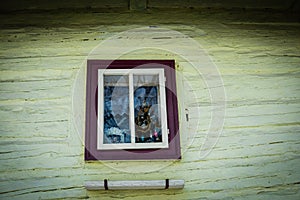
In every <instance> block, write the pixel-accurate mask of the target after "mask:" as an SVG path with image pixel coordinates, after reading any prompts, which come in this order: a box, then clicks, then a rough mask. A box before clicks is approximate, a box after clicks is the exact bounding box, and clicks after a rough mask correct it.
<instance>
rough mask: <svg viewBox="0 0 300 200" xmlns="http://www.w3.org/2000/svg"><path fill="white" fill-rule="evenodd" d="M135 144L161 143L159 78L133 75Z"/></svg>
mask: <svg viewBox="0 0 300 200" xmlns="http://www.w3.org/2000/svg"><path fill="white" fill-rule="evenodd" d="M133 84H134V119H135V142H136V143H152V142H162V130H161V117H160V103H159V76H158V75H134V76H133Z"/></svg>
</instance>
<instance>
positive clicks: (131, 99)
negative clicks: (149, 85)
mask: <svg viewBox="0 0 300 200" xmlns="http://www.w3.org/2000/svg"><path fill="white" fill-rule="evenodd" d="M133 96H134V86H133V74H132V72H130V73H129V112H130V113H129V115H130V117H129V119H130V131H131V144H134V143H135V123H134V97H133Z"/></svg>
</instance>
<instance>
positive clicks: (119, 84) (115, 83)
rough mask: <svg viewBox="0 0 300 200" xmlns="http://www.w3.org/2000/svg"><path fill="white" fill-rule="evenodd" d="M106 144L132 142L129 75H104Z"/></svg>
mask: <svg viewBox="0 0 300 200" xmlns="http://www.w3.org/2000/svg"><path fill="white" fill-rule="evenodd" d="M103 129H104V130H103V131H104V134H103V137H104V138H103V141H104V144H111V143H130V142H131V136H130V128H129V81H128V76H119V75H117V76H116V75H104V127H103Z"/></svg>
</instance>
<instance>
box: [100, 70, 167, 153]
mask: <svg viewBox="0 0 300 200" xmlns="http://www.w3.org/2000/svg"><path fill="white" fill-rule="evenodd" d="M104 75H122V76H123V75H126V76H128V77H129V112H130V124H129V127H130V130H131V143H112V144H104V133H103V127H104V103H103V100H104V78H103V77H104ZM133 75H159V97H160V98H159V99H158V101H159V104H160V116H161V131H162V142H155V143H135V122H134V102H133V100H134V96H133V94H134V85H133ZM168 147H169V142H168V127H167V105H166V93H165V74H164V69H162V68H147V69H98V120H97V149H98V150H113V149H153V148H168Z"/></svg>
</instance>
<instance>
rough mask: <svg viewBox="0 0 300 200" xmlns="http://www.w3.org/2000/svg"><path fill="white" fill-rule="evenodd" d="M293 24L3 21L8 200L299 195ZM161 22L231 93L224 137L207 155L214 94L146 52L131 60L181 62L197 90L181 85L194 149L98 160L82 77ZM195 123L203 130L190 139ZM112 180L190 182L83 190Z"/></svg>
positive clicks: (97, 18)
mask: <svg viewBox="0 0 300 200" xmlns="http://www.w3.org/2000/svg"><path fill="white" fill-rule="evenodd" d="M289 17H291V16H290V15H289V16H286V15H283V14H280V13H269V14H268V13H261V12H251V13H248V12H244V13H235V12H226V13H224V12H219V11H218V12H214V11H201V12H200V11H198V10H173V11H172V10H168V11H165V10H156V11H148V12H147V13H140V12H139V13H135V12H122V13H88V12H78V13H75V12H70V11H68V12H63V13H61V12H57V11H52V12H45V13H18V14H16V15H10V14H1V18H0V21H1V24H0V26H1V29H0V35H1V37H0V44H1V45H0V94H1V95H0V116H1V118H0V133H1V141H0V143H1V146H0V151H1V157H0V158H1V160H0V171H1V180H0V181H1V183H0V198H1V199H10V200H11V199H68V198H69V199H88V198H90V199H113V198H115V199H128V200H129V199H132V200H133V199H172V200H174V199H180V200H181V199H299V198H300V192H299V191H300V190H299V184H300V182H299V180H300V171H299V168H300V158H299V153H300V143H299V139H300V135H299V134H300V122H299V119H300V115H299V112H300V101H299V100H300V93H299V88H300V81H299V75H300V70H299V67H300V37H299V36H300V24H299V22H297V18H293V16H292V18H289ZM298 19H299V18H298ZM150 25H151V26H152V27H153V26H156V27H165V28H168V29H173V30H177V31H180V32H181V33H183V34H186V35H187V36H189V37H191V38H193V39H194V40H196V41H197V42H198V43H199V44H201V45H202V47H203V48H204V49H206V50H207V51H208V53H209V55H210V56H211V58H212V60H213V61H214V62H215V64H216V66H217V67H218V69H219V71H220V74H221V76H222V78H223V82H224V85H223V86H224V88H225V90H226V115H225V123H224V127H223V131H222V134H221V136H220V137H219V138H218V142H217V144H216V146H215V147H214V149H213V150H212V151H211V153H210V154H208V155H207V156H206V157H205V158H199V150H200V149H201V146H202V144H203V141H204V139H205V136H206V132H207V130H208V124H209V119H210V115H209V113H210V111H211V109H212V108H214V107H212V105H211V103H210V99H209V93H208V90H209V89H210V88H207V86H206V85H205V83H204V82H203V80H202V79H201V78H200V77H199V76H195V74H194V72H193V70H194V68H192V67H190V65H189V63H187V62H184V59H182V58H180V56H176V55H173V54H171V53H169V54H167V53H165V52H159V51H146V52H144V53H141V54H140V53H139V52H137V53H136V54H129V55H124V56H123V57H124V58H143V59H144V58H159V59H172V58H175V59H176V62H177V65H178V66H177V67H178V74H179V73H181V74H183V75H184V77H185V79H184V82H183V84H185V85H189V89H188V90H187V89H186V88H181V89H180V88H179V90H180V96H179V97H180V101H182V100H183V99H184V100H185V106H186V107H185V108H187V109H188V111H189V117H190V120H189V124H187V126H188V127H185V129H184V128H182V136H187V135H189V134H191V135H193V134H194V135H195V137H194V142H193V143H192V144H191V145H189V146H182V148H183V149H185V151H184V152H183V155H182V160H181V161H176V162H168V161H152V162H150V161H139V162H138V161H135V162H126V161H123V162H105V163H102V162H89V163H87V162H85V161H84V157H83V152H84V151H83V149H84V147H83V143H82V142H83V141H82V135H80V133H82V131H83V128H82V127H84V118H82V116H84V110H82V107H83V106H84V105H83V104H84V101H83V100H82V99H83V98H82V97H80V95H78V94H80V93H84V92H83V90H80V88H81V89H83V88H84V76H82V75H84V73H83V72H82V71H81V70H82V69H84V63H85V62H86V59H87V56H88V54H89V53H90V52H91V51H92V50H93V49H94V48H95V47H96V46H97V45H98V44H99V43H100V42H101V41H103V40H105V39H107V38H109V37H111V36H113V35H114V34H117V33H119V32H122V31H126V30H128V29H132V28H138V27H141V26H146V27H149V26H150ZM120 39H122V38H120ZM123 39H124V38H123ZM115 42H116V43H115V45H116V46H114V47H115V48H117V49H118V40H116V41H115ZM128 42H129V43H131V42H135V43H143V42H144V40H143V38H141V37H136V38H135V37H133V38H130V39H128ZM153 42H157V40H155V39H153ZM169 45H171V46H172V45H173V47H175V48H188V47H187V46H185V44H184V43H183V44H180V45H178V44H176V43H172V44H169ZM114 47H112V49H108V50H107V56H108V57H109V55H110V52H111V53H113V52H114V50H113V48H114ZM99 57H101V55H99ZM197 63H198V64H199V66H201V64H202V63H201V60H198V61H197ZM77 75H78V76H77ZM80 77H81V79H80ZM80 81H82V82H80ZM220 87H222V85H220ZM74 88H75V91H74ZM77 90H79V91H77ZM74 94H76V95H74ZM191 94H196V95H198V96H197V97H198V98H191V97H193V96H192V95H191ZM189 95H191V97H190V96H189ZM73 105H75V108H74V106H73ZM77 106H78V107H77ZM198 109H199V110H200V111H201V112H200V113H198ZM80 110H82V112H81V113H80ZM196 122H199V123H200V125H199V126H198V127H197V130H195V131H193V132H189V131H191V130H193V129H192V128H193V127H194V123H196ZM78 127H79V128H78ZM80 127H81V128H80ZM189 128H190V129H189ZM133 172H135V173H133ZM105 178H107V179H109V180H126V179H130V180H148V179H165V178H169V179H184V180H185V181H186V185H185V188H184V189H183V190H161V191H158V190H154V191H86V190H85V188H84V186H83V185H84V181H88V180H103V179H105Z"/></svg>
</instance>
